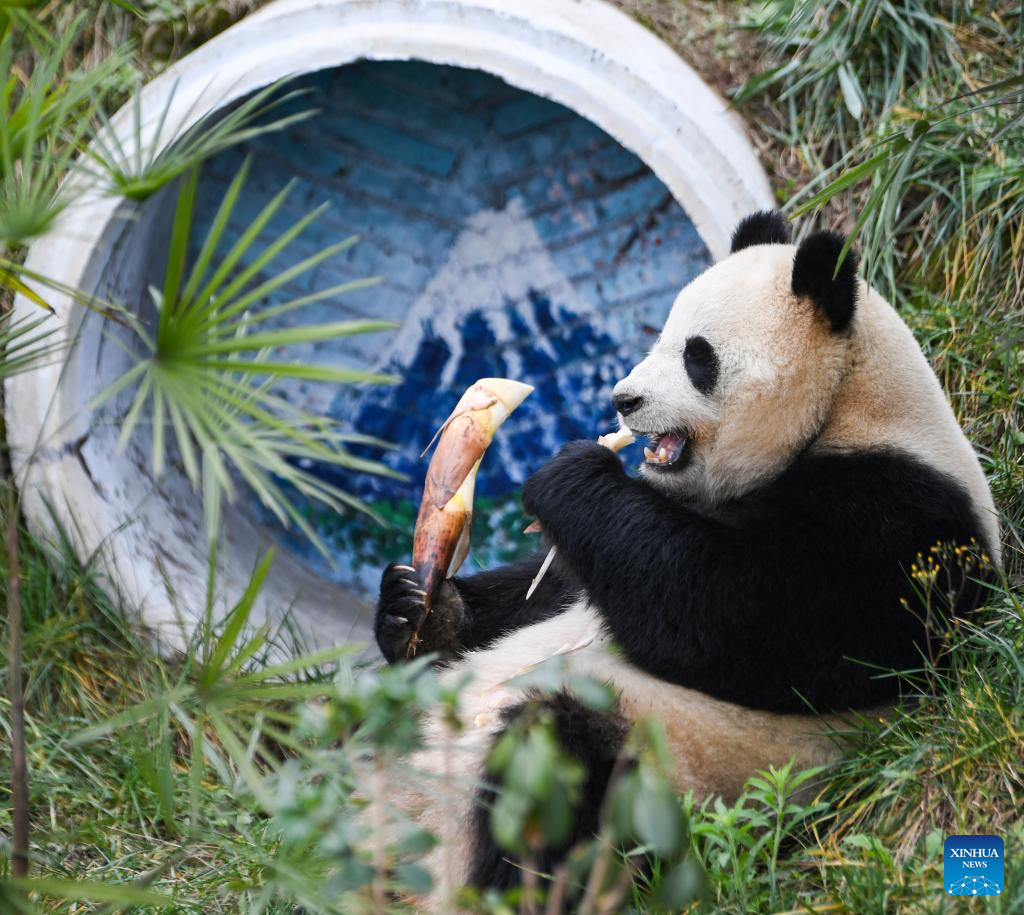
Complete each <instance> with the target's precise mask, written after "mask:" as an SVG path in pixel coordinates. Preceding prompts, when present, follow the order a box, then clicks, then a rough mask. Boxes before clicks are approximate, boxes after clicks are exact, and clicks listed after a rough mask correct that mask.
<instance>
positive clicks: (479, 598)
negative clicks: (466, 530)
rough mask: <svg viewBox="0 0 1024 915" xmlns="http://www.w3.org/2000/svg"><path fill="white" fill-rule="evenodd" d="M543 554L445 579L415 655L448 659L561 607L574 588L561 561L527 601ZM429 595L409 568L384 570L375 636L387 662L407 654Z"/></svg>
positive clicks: (395, 567) (393, 564)
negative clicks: (563, 569) (475, 572)
mask: <svg viewBox="0 0 1024 915" xmlns="http://www.w3.org/2000/svg"><path fill="white" fill-rule="evenodd" d="M544 555H545V554H544V553H540V554H538V555H537V556H534V557H531V558H529V559H525V560H523V561H522V562H513V563H510V564H508V565H505V566H501V567H500V568H497V569H492V570H490V571H487V572H480V573H478V574H477V575H472V576H469V577H467V578H453V579H450V580H448V581H446V582H444V584H443V585H442V586H441V590H440V591H439V593H438V594H437V596H436V597H435V598H434V600H433V602H432V605H431V612H430V613H429V614H428V615H427V617H426V619H425V620H424V622H423V626H422V627H421V629H420V632H419V636H418V638H419V639H420V642H419V644H417V646H416V653H417V654H426V653H428V652H433V653H436V654H437V655H438V657H439V658H440V659H441V661H450V660H453V659H455V658H458V657H460V656H461V655H462V654H464V653H465V652H466V651H471V650H473V649H476V648H485V647H486V646H487V645H489V644H490V643H491V642H493V641H495V640H496V639H497V638H499V637H500V636H502V635H504V634H505V633H508V632H512V631H514V630H516V629H519V628H520V627H522V626H527V625H529V624H530V623H535V622H538V621H540V620H543V619H547V618H548V617H550V616H553V615H554V614H556V613H558V612H559V611H560V610H562V609H563V608H564V606H565V604H566V603H568V602H569V600H570V599H571V598H572V596H573V595H574V594H575V591H574V589H573V588H571V587H570V586H569V585H568V584H567V582H566V579H565V575H564V572H562V570H561V569H560V568H559V567H558V564H557V563H555V564H554V565H553V566H552V567H551V569H550V570H549V571H548V573H547V574H546V575H545V576H544V578H543V579H541V582H540V585H539V586H538V588H537V590H536V591H535V592H534V593H533V594H532V595H531V596H530V599H529V600H526V593H527V591H528V590H529V587H530V584H531V583H532V581H533V579H534V577H535V576H536V574H537V571H538V570H539V568H540V565H541V562H543V559H544ZM425 596H426V595H425V593H424V591H423V587H422V585H421V583H420V581H419V579H418V578H417V576H416V573H415V572H414V571H413V570H412V567H411V566H408V565H402V564H399V563H392V564H391V565H389V566H388V567H387V568H386V569H385V570H384V574H383V576H382V577H381V583H380V598H379V600H378V602H377V615H376V619H375V621H374V634H375V635H376V637H377V644H378V646H380V650H381V654H383V655H384V657H385V658H386V659H387V660H388V662H389V663H395V662H396V661H401V660H403V659H405V658H406V657H407V656H408V646H409V640H410V639H411V638H412V635H413V630H414V627H415V625H416V621H417V620H419V619H421V618H422V617H423V600H424V598H425Z"/></svg>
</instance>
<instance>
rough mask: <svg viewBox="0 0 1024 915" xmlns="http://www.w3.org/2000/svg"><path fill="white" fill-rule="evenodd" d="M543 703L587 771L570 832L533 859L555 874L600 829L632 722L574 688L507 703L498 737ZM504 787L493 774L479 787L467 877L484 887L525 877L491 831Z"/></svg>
mask: <svg viewBox="0 0 1024 915" xmlns="http://www.w3.org/2000/svg"><path fill="white" fill-rule="evenodd" d="M538 706H540V709H541V710H543V711H544V712H547V713H549V714H550V715H551V719H552V721H553V724H554V730H555V736H556V738H557V740H558V742H559V744H560V745H561V747H562V750H563V751H564V752H565V753H567V754H568V755H569V756H571V757H573V758H574V759H575V760H577V761H578V762H579V763H580V764H581V765H582V766H583V769H584V771H585V772H586V776H585V780H584V783H583V789H582V792H581V794H580V798H579V803H578V804H577V806H576V809H575V811H574V817H573V823H572V829H571V830H570V833H569V836H568V838H567V839H566V841H564V842H561V843H559V844H557V845H547V846H544V847H543V848H541V849H540V850H539V852H538V853H537V854H536V855H535V856H534V857H533V859H532V860H531V862H530V864H531V866H532V867H534V868H536V869H537V870H539V871H540V872H541V873H545V874H551V873H554V871H555V869H556V868H557V867H558V865H559V864H560V863H561V862H562V861H563V860H564V859H565V857H566V855H567V854H568V852H569V851H570V850H571V849H572V848H573V847H574V846H576V845H577V844H579V843H580V842H584V841H587V840H589V839H591V838H593V836H595V835H596V834H597V832H598V829H599V826H600V820H601V808H602V804H603V802H604V796H605V792H606V791H607V789H608V785H609V782H610V781H611V779H612V776H613V773H614V771H615V768H616V764H617V762H618V760H619V757H620V755H621V753H622V751H623V746H624V745H625V741H626V737H627V735H628V733H629V723H628V721H627V720H626V719H625V718H624V717H622V715H620V714H619V713H618V712H617V711H615V710H612V711H603V712H602V711H596V710H594V709H592V708H589V707H588V706H586V705H584V704H583V703H581V702H580V701H579V700H578V699H576V698H575V697H574V696H572V695H571V694H569V693H566V692H561V693H556V694H554V695H550V696H544V697H533V698H531V699H529V700H527V701H526V702H523V703H521V704H519V705H516V706H512V707H511V708H509V709H506V711H505V712H504V720H505V724H504V728H503V730H502V731H500V732H499V733H498V734H497V735H496V736H495V742H497V741H498V740H500V739H501V737H502V735H503V734H504V733H505V732H506V731H507V729H508V728H510V727H514V726H515V723H516V722H517V721H518V720H519V719H520V718H521V717H522V716H523V715H524V713H526V712H527V710H528V709H531V707H532V710H533V711H537V708H538ZM500 791H501V784H500V781H498V780H495V779H494V778H493V777H489V780H488V781H487V782H485V784H484V786H483V787H481V788H480V789H479V790H478V792H477V799H476V807H475V808H474V811H473V837H472V852H471V855H472V858H471V862H470V868H469V879H468V881H467V882H468V883H469V885H470V886H474V887H478V888H480V889H486V888H488V887H494V888H497V889H509V888H511V887H514V886H518V885H519V884H520V883H521V882H522V876H523V871H522V869H521V867H520V864H519V862H517V861H516V860H515V859H514V858H513V857H512V856H511V855H510V854H509V853H508V852H507V851H505V850H503V849H502V848H501V847H500V846H498V844H497V843H496V842H495V841H494V839H493V838H492V837H491V829H490V816H491V807H492V806H493V803H494V800H495V798H496V797H497V795H498V792H500ZM570 895H571V894H570Z"/></svg>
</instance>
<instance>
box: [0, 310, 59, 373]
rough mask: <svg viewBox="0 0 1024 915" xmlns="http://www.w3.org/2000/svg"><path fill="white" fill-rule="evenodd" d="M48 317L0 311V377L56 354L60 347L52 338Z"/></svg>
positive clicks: (34, 366)
mask: <svg viewBox="0 0 1024 915" xmlns="http://www.w3.org/2000/svg"><path fill="white" fill-rule="evenodd" d="M50 324H51V321H50V318H49V317H48V316H47V315H43V316H41V317H38V318H17V319H16V318H14V317H13V315H12V314H11V313H7V314H5V315H0V379H4V378H10V377H11V376H12V375H17V374H19V373H20V372H25V371H28V370H30V369H33V368H37V367H38V366H40V365H42V364H43V363H45V362H46V361H47V360H48V359H52V358H55V357H56V356H58V355H59V354H60V353H61V352H62V351H63V347H62V346H61V345H60V344H59V343H56V342H54V339H53V335H54V331H55V328H54V327H53V326H49V325H50Z"/></svg>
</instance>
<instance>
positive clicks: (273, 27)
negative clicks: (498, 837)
mask: <svg viewBox="0 0 1024 915" xmlns="http://www.w3.org/2000/svg"><path fill="white" fill-rule="evenodd" d="M359 59H370V60H407V59H415V60H423V61H426V62H430V63H436V64H451V65H455V66H462V67H470V68H475V69H480V70H484V71H486V72H489V73H491V74H493V75H495V76H498V77H500V78H502V79H504V80H505V81H506V82H508V83H510V84H511V85H513V86H516V87H518V88H521V89H524V90H527V91H530V92H533V93H535V94H537V95H540V96H544V97H548V98H551V99H553V100H554V101H556V102H559V103H561V104H563V105H566V106H567V107H569V108H571V109H573V110H574V111H576V112H577V113H579V114H580V115H582V116H584V117H586V118H588V119H589V120H591V121H592V122H593V123H595V124H596V125H597V126H598V127H600V128H602V129H603V130H604V131H606V132H607V133H608V134H609V135H611V136H612V137H614V138H615V139H616V140H618V141H619V142H620V143H622V144H623V145H624V146H625V147H627V148H628V149H630V150H631V151H632V152H634V153H636V154H637V155H638V156H639V157H640V158H641V159H642V160H643V161H644V162H645V163H646V164H647V165H648V166H649V167H650V168H651V169H652V170H653V171H654V172H655V173H656V174H657V175H658V177H659V178H660V179H661V180H662V181H663V182H664V183H665V185H666V186H667V187H668V188H669V190H670V191H671V193H672V194H673V195H674V196H675V197H676V199H677V200H678V201H679V202H680V203H681V204H682V206H683V207H684V209H685V210H686V212H687V214H688V215H689V216H690V218H691V219H692V220H693V222H694V225H695V227H696V228H697V230H698V232H699V233H700V235H701V237H702V238H703V239H704V241H705V243H706V244H707V246H708V249H709V250H710V252H711V254H712V256H713V257H715V258H718V257H721V256H723V255H724V254H726V253H727V251H728V245H729V237H730V234H731V232H732V229H733V228H734V226H735V225H736V223H737V222H738V221H739V219H740V218H741V217H742V216H744V215H746V214H747V213H749V212H751V211H753V210H755V209H761V208H765V207H770V206H771V205H772V194H771V190H770V188H769V185H768V182H767V179H766V177H765V175H764V172H763V170H762V168H761V166H760V164H759V162H758V160H757V157H756V155H755V153H754V151H753V149H752V147H751V145H750V143H749V141H748V139H747V137H746V136H745V134H744V131H743V128H742V126H741V124H740V122H739V120H738V119H737V118H736V117H735V116H734V115H733V114H732V112H730V111H729V109H728V106H727V105H726V104H725V102H723V101H722V100H721V99H720V98H719V97H718V96H717V95H715V93H714V92H713V91H712V90H711V89H710V88H709V87H708V86H707V85H706V84H705V83H704V82H703V81H702V80H701V79H700V78H699V77H698V76H697V74H696V73H695V72H694V71H693V70H692V69H691V68H690V67H689V66H688V65H687V64H686V63H684V62H683V61H682V60H681V59H680V58H679V57H678V56H677V55H676V54H675V53H674V52H673V51H671V50H670V49H669V48H668V47H667V46H665V45H664V44H663V43H662V42H661V41H660V40H659V39H657V38H656V37H655V36H654V35H652V34H651V33H650V32H648V31H647V30H646V29H645V28H643V27H642V26H640V25H639V24H638V23H636V22H635V21H634V20H632V19H631V18H630V17H628V16H626V15H625V14H623V13H621V12H619V11H618V10H617V9H615V8H614V7H612V6H609V5H607V4H605V3H603V2H601V0H277V2H274V3H271V4H269V5H268V6H266V7H264V8H262V9H261V10H259V11H258V12H256V13H254V14H252V15H251V16H249V17H247V18H245V19H243V20H242V21H241V22H239V23H238V24H236V25H235V26H233V27H232V28H230V29H228V30H227V31H225V32H224V33H222V34H221V35H218V36H217V37H215V38H213V39H212V40H211V41H209V42H207V43H206V44H205V45H203V46H202V47H200V48H199V49H198V50H197V51H195V52H193V53H192V54H190V55H189V56H188V57H186V58H184V59H183V60H181V61H179V62H178V63H177V64H176V65H175V66H173V67H171V68H170V69H169V70H167V71H166V72H165V73H164V74H162V75H161V76H159V77H158V78H156V79H155V80H153V81H152V82H151V83H150V84H148V85H147V86H146V87H145V88H144V90H143V91H142V93H141V115H142V117H141V121H142V138H143V145H144V146H145V147H147V148H148V147H149V146H152V145H153V135H154V133H155V129H156V124H157V122H158V121H159V120H160V118H161V115H162V114H163V112H164V109H165V107H167V106H168V100H169V99H170V107H169V113H168V116H167V119H166V121H167V125H175V126H174V128H173V129H169V128H168V127H167V126H166V125H165V127H164V129H163V132H162V140H161V142H167V141H168V140H170V139H172V138H173V137H174V136H175V135H180V132H181V131H182V130H184V129H185V128H187V127H188V126H190V125H191V124H193V123H195V122H196V121H198V120H200V119H202V118H204V117H206V116H207V115H209V114H211V113H213V112H215V111H217V110H220V109H222V108H223V107H225V106H226V105H229V104H231V103H232V102H234V101H236V100H237V99H239V98H241V97H243V96H245V95H248V94H249V93H251V92H253V91H255V90H257V89H259V88H261V87H263V86H266V85H268V84H270V83H272V82H274V81H276V80H279V79H282V78H284V77H287V76H290V75H298V74H302V73H308V72H313V71H316V70H321V69H327V68H333V67H338V66H342V65H344V64H347V63H351V62H353V61H356V60H359ZM112 123H113V125H114V129H115V130H116V131H117V133H118V135H119V137H120V139H121V141H122V143H124V144H125V145H126V146H127V147H128V148H131V145H132V142H133V132H134V125H133V113H132V111H131V105H128V106H126V107H125V108H124V109H122V110H121V111H120V112H119V113H118V114H117V115H116V116H115V118H114V119H113V121H112ZM71 180H82V176H81V175H75V176H73V177H72V179H71ZM124 208H125V204H124V202H123V201H121V200H120V199H117V198H114V197H110V196H102V195H96V194H86V195H84V196H83V197H82V198H80V199H79V200H77V201H76V203H75V204H74V205H73V206H72V207H70V208H69V209H68V210H67V211H66V212H65V214H64V215H63V217H62V218H61V219H60V220H59V222H58V224H57V226H56V227H55V228H54V230H53V231H52V232H51V233H50V234H48V235H47V236H46V237H45V238H43V239H41V240H39V241H38V242H37V243H36V244H35V245H33V246H32V249H31V251H30V253H29V257H28V260H27V266H28V267H29V268H30V269H31V270H34V271H37V272H38V273H40V274H43V275H44V276H46V277H48V278H50V279H53V280H56V281H58V282H60V283H62V284H65V285H66V286H69V287H72V288H76V289H80V290H83V291H85V292H92V291H93V289H94V288H95V284H96V280H97V270H96V267H95V263H96V254H97V252H101V251H103V250H104V249H109V248H110V247H111V246H112V245H113V240H114V239H116V237H118V235H119V234H120V233H122V232H124V231H126V223H125V221H124V218H123V212H122V211H123V209H124ZM48 297H49V299H50V301H51V302H52V304H53V305H54V307H55V309H56V311H57V317H58V320H59V321H60V322H61V325H62V326H61V329H60V334H61V335H63V339H64V342H65V343H67V344H68V345H71V344H72V343H73V341H74V338H75V334H76V333H77V329H78V326H79V325H80V322H81V318H82V308H81V307H80V306H78V305H75V304H74V302H73V301H71V299H70V298H68V297H66V296H62V295H55V294H48ZM16 310H17V312H18V313H19V314H29V313H32V314H38V311H37V310H36V309H35V306H33V305H32V304H31V303H29V302H28V301H27V300H25V299H24V298H19V299H18V300H17V302H16ZM60 376H61V366H60V365H59V364H54V365H49V366H46V367H43V368H40V369H38V370H36V371H34V372H32V373H29V374H26V375H22V376H18V377H16V378H14V379H12V380H10V381H8V382H7V422H8V437H9V443H10V446H11V449H12V456H13V460H14V465H15V472H16V475H17V478H18V480H19V482H20V484H21V486H22V488H23V505H24V509H25V513H26V515H27V517H28V519H29V522H30V523H31V524H32V525H33V527H34V528H36V529H39V530H49V529H51V527H52V520H51V518H50V512H49V509H48V508H47V507H46V505H45V504H44V503H43V500H42V497H43V495H45V496H46V497H47V498H48V499H49V500H50V501H51V503H52V505H53V508H54V509H55V510H56V513H57V516H58V518H59V519H60V520H61V521H62V522H63V523H64V524H65V526H66V527H68V528H77V529H78V530H79V531H80V532H81V533H80V535H79V539H80V541H81V542H80V544H79V547H80V551H81V553H82V555H91V554H92V553H93V552H94V551H96V550H97V549H99V548H100V547H101V546H102V547H104V548H105V549H106V551H107V552H108V553H109V560H110V563H111V566H112V568H111V572H112V573H113V574H114V576H115V580H116V581H117V582H118V583H119V586H120V587H121V588H122V589H123V591H124V594H125V598H126V600H127V601H128V603H129V605H130V606H138V607H141V608H143V613H144V618H145V619H146V621H147V622H149V623H151V624H154V625H157V626H159V625H161V624H166V623H172V622H173V623H177V615H176V612H175V611H174V609H173V608H172V606H171V605H170V602H169V600H168V598H167V597H166V594H165V588H164V585H163V580H162V577H161V574H160V572H159V570H158V569H157V568H156V567H155V565H154V568H153V569H149V570H147V569H144V568H140V562H139V557H138V556H136V555H132V554H131V552H130V551H129V550H126V549H124V548H123V546H121V545H119V538H120V533H119V532H118V529H119V527H120V526H121V525H122V524H123V523H124V521H125V517H124V516H123V515H122V516H120V517H117V516H116V515H117V513H116V512H115V513H113V514H111V512H110V506H109V505H108V504H106V503H104V502H103V500H102V499H100V498H99V497H98V495H97V493H96V492H95V484H94V482H93V481H92V479H91V478H90V477H89V475H88V474H86V473H84V472H83V468H82V467H79V466H78V463H77V462H75V461H73V460H71V461H69V460H61V461H59V462H58V461H54V462H52V463H48V462H46V461H38V460H30V457H32V456H33V455H34V454H35V453H36V451H37V449H40V448H41V449H44V450H46V449H50V450H53V449H54V448H60V449H66V448H67V445H68V443H69V442H71V441H73V439H74V437H75V435H76V432H77V430H80V429H81V428H82V423H83V422H86V421H87V417H82V416H75V415H65V414H63V413H62V410H61V408H60V406H59V404H58V392H59V383H60ZM79 412H81V411H79ZM77 434H80V432H77ZM83 518H84V519H87V521H86V522H85V523H84V524H83V521H82V519H83ZM300 577H301V576H300ZM228 584H230V582H228ZM278 596H279V597H280V595H278ZM302 604H303V601H302V600H301V599H300V600H299V607H300V609H301V608H302ZM361 634H362V635H365V634H366V633H365V631H364V632H362V633H361ZM335 637H336V635H335ZM171 640H172V641H177V640H175V639H173V637H172V639H171Z"/></svg>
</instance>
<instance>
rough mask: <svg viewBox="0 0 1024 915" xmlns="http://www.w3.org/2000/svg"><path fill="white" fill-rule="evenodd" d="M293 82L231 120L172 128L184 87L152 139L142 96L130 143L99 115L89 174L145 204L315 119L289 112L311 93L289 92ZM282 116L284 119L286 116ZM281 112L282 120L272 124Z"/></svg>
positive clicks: (262, 95)
mask: <svg viewBox="0 0 1024 915" xmlns="http://www.w3.org/2000/svg"><path fill="white" fill-rule="evenodd" d="M287 82H288V80H287V79H284V80H279V81H277V82H275V83H272V84H271V85H269V86H266V87H265V88H263V89H261V90H259V91H258V92H255V93H253V94H252V95H250V96H249V97H248V98H247V99H244V100H243V101H242V102H240V103H238V104H237V105H235V106H234V107H232V108H231V109H230V110H229V111H228V112H227V113H226V114H223V113H221V112H216V113H215V114H213V115H210V116H209V117H205V118H202V119H200V120H199V121H197V122H196V123H195V124H192V125H191V126H190V127H185V128H181V127H173V126H171V125H170V124H169V121H170V119H171V109H172V108H173V106H174V101H175V97H176V95H177V92H178V84H177V83H176V84H175V86H174V88H173V89H172V90H171V92H170V93H169V94H168V96H167V101H166V102H165V103H164V106H163V108H162V109H161V111H160V115H159V117H158V118H157V121H156V126H155V127H154V129H153V132H152V135H151V136H148V137H146V136H145V134H146V129H145V125H144V124H143V118H142V102H141V98H142V93H141V92H140V91H138V88H137V90H136V91H135V92H134V94H133V99H132V103H131V104H132V107H131V114H132V130H131V134H130V138H129V140H128V141H127V142H126V141H124V140H123V139H122V138H121V137H120V136H119V135H118V131H117V129H116V128H115V127H114V125H113V124H112V123H111V121H110V120H109V118H107V116H106V115H105V114H104V113H103V112H102V111H97V118H98V120H99V123H100V126H99V129H98V130H97V131H96V138H95V140H94V141H93V144H92V146H91V147H90V148H89V149H88V151H87V152H88V156H89V158H90V159H91V162H92V167H91V168H90V169H89V170H90V171H91V172H92V173H93V174H94V175H96V176H97V177H98V178H99V179H101V180H104V181H105V182H106V183H107V184H108V185H109V187H110V190H111V191H112V192H113V193H115V194H119V195H121V196H122V197H127V198H129V199H131V200H145V199H146V198H147V197H150V196H151V195H153V194H154V193H156V192H157V191H158V190H160V189H161V188H162V187H165V186H166V185H167V184H169V183H170V182H171V181H174V180H175V179H176V178H179V177H181V176H182V175H183V174H185V172H187V171H189V170H190V169H193V168H195V167H196V166H198V165H199V164H200V163H201V162H203V161H205V160H206V159H209V158H210V157H211V156H215V155H216V154H217V153H219V152H222V151H223V150H225V149H227V148H228V147H230V146H234V145H237V144H239V143H244V142H246V141H248V140H252V139H253V138H255V137H258V136H260V135H261V134H265V133H269V132H271V131H275V130H283V129H284V128H286V127H288V126H289V125H291V124H295V123H297V122H299V121H302V120H304V119H306V118H308V117H310V116H311V115H313V114H315V110H314V109H312V108H307V109H302V110H299V111H290V112H289V111H288V109H289V108H291V107H294V105H295V103H296V102H297V101H298V100H299V99H300V98H302V97H303V96H304V95H305V94H306V92H305V91H304V90H296V91H294V92H283V91H282V87H283V86H284V85H285V84H286V83H287ZM200 99H201V95H200V98H197V100H196V102H194V103H193V104H192V105H191V106H189V108H188V110H186V111H185V112H184V113H182V114H180V115H178V116H177V118H176V120H177V121H178V123H179V124H183V123H185V122H187V121H189V120H190V119H191V116H192V114H193V113H194V111H195V106H196V105H197V104H198V102H199V101H200ZM282 110H283V111H284V113H281V112H282ZM274 112H278V114H279V116H278V117H275V118H273V119H270V116H271V115H272V114H273V113H274Z"/></svg>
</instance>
